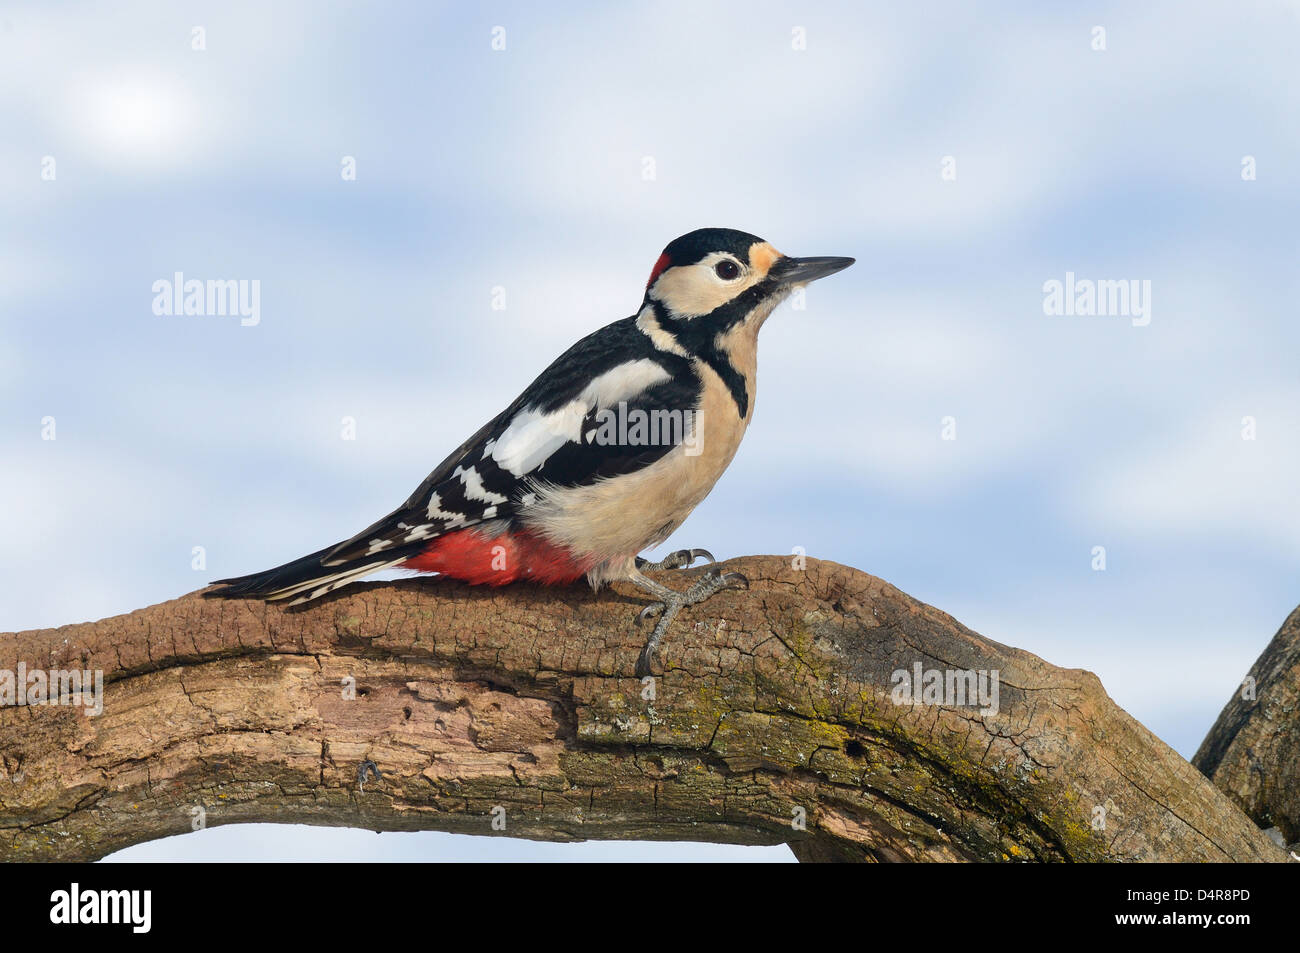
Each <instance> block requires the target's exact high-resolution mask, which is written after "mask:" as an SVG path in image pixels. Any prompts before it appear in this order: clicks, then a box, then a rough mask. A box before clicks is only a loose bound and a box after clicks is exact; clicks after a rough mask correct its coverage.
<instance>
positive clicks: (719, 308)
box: [645, 228, 853, 335]
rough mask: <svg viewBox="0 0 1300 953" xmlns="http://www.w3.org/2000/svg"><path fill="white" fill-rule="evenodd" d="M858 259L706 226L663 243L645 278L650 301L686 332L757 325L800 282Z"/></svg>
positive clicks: (662, 316) (667, 321)
mask: <svg viewBox="0 0 1300 953" xmlns="http://www.w3.org/2000/svg"><path fill="white" fill-rule="evenodd" d="M851 264H853V259H852V258H790V257H787V256H786V255H783V254H781V253H780V252H779V251H777V250H776V249H775V248H773V247H772V245H771V244H770V243H768V242H765V241H763V239H761V238H759V237H758V236H757V235H750V234H749V233H747V232H740V231H736V230H735V229H731V228H701V229H697V230H696V231H693V232H689V233H687V234H685V235H683V236H682V237H681V238H678V239H675V240H673V241H672V242H670V243H669V244H668V247H667V248H665V249H664V251H663V254H662V255H660V256H659V260H658V261H657V262H655V266H654V269H653V270H652V271H651V272H650V280H649V281H648V282H646V296H645V304H646V305H652V306H653V307H654V310H655V314H656V317H657V318H658V319H659V321H660V322H661V323H663V324H665V325H666V326H669V327H672V328H673V330H674V331H676V332H678V333H681V332H687V331H688V329H689V330H691V331H695V332H697V333H698V332H700V331H704V330H706V329H707V331H708V333H709V334H711V335H712V334H718V333H722V332H724V331H726V330H728V329H729V328H731V327H734V326H735V325H737V324H746V325H752V326H753V327H754V329H755V330H757V327H758V326H759V325H761V324H762V322H763V321H764V320H766V318H767V316H768V315H769V314H771V313H772V309H773V308H775V307H776V306H777V305H778V304H780V303H781V302H782V301H783V300H784V299H785V298H786V297H787V296H788V295H789V294H790V292H792V291H793V290H794V289H795V288H798V287H799V286H801V285H805V284H807V283H808V282H810V281H815V280H817V279H818V278H824V277H825V276H827V275H832V274H834V273H835V272H837V271H840V270H842V269H844V268H847V267H848V266H849V265H851Z"/></svg>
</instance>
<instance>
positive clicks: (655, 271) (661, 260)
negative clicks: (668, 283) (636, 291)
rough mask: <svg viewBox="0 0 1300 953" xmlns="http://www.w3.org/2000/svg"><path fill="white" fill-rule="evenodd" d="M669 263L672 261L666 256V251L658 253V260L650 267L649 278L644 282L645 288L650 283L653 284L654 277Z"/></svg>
mask: <svg viewBox="0 0 1300 953" xmlns="http://www.w3.org/2000/svg"><path fill="white" fill-rule="evenodd" d="M671 264H672V261H671V260H670V259H669V257H668V252H664V253H663V254H662V255H660V256H659V260H658V261H657V262H655V266H654V267H653V268H651V269H650V280H649V281H647V282H646V283H645V286H646V288H649V287H650V286H651V285H652V284H654V283H655V279H656V278H658V277H659V276H660V274H662V273H663V270H664V269H665V268H667V267H668V266H669V265H671Z"/></svg>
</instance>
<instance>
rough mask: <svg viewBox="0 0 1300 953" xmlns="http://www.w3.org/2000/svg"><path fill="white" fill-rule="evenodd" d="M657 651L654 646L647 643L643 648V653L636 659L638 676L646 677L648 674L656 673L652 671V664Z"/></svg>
mask: <svg viewBox="0 0 1300 953" xmlns="http://www.w3.org/2000/svg"><path fill="white" fill-rule="evenodd" d="M654 658H655V652H654V648H653V647H652V646H649V645H647V646H646V647H645V648H643V649H642V650H641V654H640V655H638V656H637V659H636V677H637V678H645V677H646V676H647V675H652V674H654V673H653V672H651V671H650V666H651V665H652V664H653V663H654Z"/></svg>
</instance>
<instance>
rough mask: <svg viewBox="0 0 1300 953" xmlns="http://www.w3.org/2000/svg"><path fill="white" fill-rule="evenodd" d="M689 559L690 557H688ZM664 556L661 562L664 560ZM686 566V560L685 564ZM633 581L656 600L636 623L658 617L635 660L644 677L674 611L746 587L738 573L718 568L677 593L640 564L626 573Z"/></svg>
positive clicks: (746, 581) (747, 582)
mask: <svg viewBox="0 0 1300 953" xmlns="http://www.w3.org/2000/svg"><path fill="white" fill-rule="evenodd" d="M687 552H690V553H694V552H696V550H690V551H687V550H682V552H681V553H673V554H672V556H670V557H668V559H672V558H673V557H676V556H681V555H682V554H683V553H687ZM690 558H691V559H692V560H693V559H694V557H693V556H691V557H690ZM668 559H665V560H664V562H667V561H668ZM687 564H688V565H689V563H687ZM629 578H630V579H631V581H632V583H633V584H634V585H635V586H636V587H637V588H639V589H641V590H643V591H645V592H648V593H650V595H652V596H654V598H655V599H657V600H659V601H658V602H652V603H650V605H648V606H646V607H645V608H644V609H642V610H641V611H640V612H639V613H638V614H637V617H636V623H637V625H640V624H641V623H642V622H644V621H645V620H646V619H650V618H653V617H654V616H656V615H657V616H659V619H658V621H657V622H655V627H654V630H653V631H652V632H651V633H650V638H648V639H647V640H646V643H645V648H643V649H642V650H641V656H640V658H638V659H637V660H636V675H637V678H644V677H645V676H647V675H649V674H650V665H651V663H652V662H653V661H654V655H655V649H656V648H658V646H659V640H660V639H662V638H663V636H664V633H665V632H667V631H668V627H669V626H670V625H672V622H673V619H675V618H676V617H677V613H678V612H680V611H681V610H682V609H684V608H685V607H686V606H694V605H699V604H700V603H701V602H704V601H705V600H706V599H708V598H710V597H711V596H713V595H714V594H715V593H718V592H721V591H722V590H723V589H748V588H749V580H748V579H746V578H745V577H744V576H742V575H741V574H740V573H738V572H720V571H719V570H717V569H710V570H709V571H708V572H706V573H705V574H704V575H703V576H701V577H700V578H699V579H697V580H695V582H693V583H691V585H690V587H689V588H688V589H686V590H685V591H684V592H678V591H677V590H676V589H669V588H668V587H667V586H664V585H660V584H659V583H657V582H655V581H654V580H653V579H651V578H649V577H648V576H645V575H643V574H642V573H641V571H640V567H638V568H636V569H633V570H632V573H631V575H630V576H629Z"/></svg>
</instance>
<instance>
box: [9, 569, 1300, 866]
mask: <svg viewBox="0 0 1300 953" xmlns="http://www.w3.org/2000/svg"><path fill="white" fill-rule="evenodd" d="M727 568H734V569H737V570H740V571H743V572H744V573H745V574H747V575H748V576H749V578H750V580H751V582H752V586H753V588H752V590H751V591H749V592H730V591H728V592H724V593H722V594H721V595H719V596H717V597H715V598H714V599H713V600H711V601H710V602H709V603H708V604H707V605H706V606H703V607H699V608H697V609H694V610H688V612H686V613H683V615H682V617H681V618H680V619H679V620H678V622H677V623H676V625H675V626H674V628H673V629H672V630H671V631H670V633H669V636H668V638H667V639H666V640H665V644H664V645H663V647H662V648H661V651H660V661H659V666H660V671H661V672H662V674H661V675H660V676H659V677H657V678H656V679H654V680H653V682H651V683H649V684H648V685H646V684H643V683H642V682H641V681H640V680H638V679H635V678H633V677H632V670H633V666H634V664H635V661H636V656H637V653H638V651H639V650H640V647H641V640H642V638H643V636H644V632H642V631H640V630H637V629H634V628H633V626H632V625H631V620H632V616H633V614H634V613H635V611H636V609H637V608H639V607H640V606H641V605H642V604H643V602H642V600H641V599H640V598H639V597H638V596H637V595H635V594H634V593H633V592H632V591H631V590H627V591H623V590H622V589H621V588H620V589H616V590H615V591H614V592H610V591H609V590H606V591H605V592H603V593H600V594H592V593H590V592H588V591H586V590H585V589H584V588H582V587H579V586H574V587H571V588H564V589H541V588H536V587H530V586H512V587H507V588H504V589H500V590H488V589H482V588H471V587H467V586H463V585H460V584H458V583H454V582H450V581H447V580H436V579H435V580H407V581H402V582H397V583H373V584H361V585H356V586H352V587H348V588H346V589H344V590H342V591H340V592H339V593H336V594H334V595H332V596H330V597H327V598H326V599H323V600H320V601H319V602H317V603H313V604H311V605H309V606H306V607H304V608H303V609H291V610H285V609H281V608H279V607H276V606H269V605H266V604H263V603H258V602H226V601H219V600H205V599H202V598H200V597H199V596H198V595H197V594H190V595H188V596H185V597H183V598H180V599H176V600H174V601H171V602H167V603H163V604H161V605H157V606H151V607H149V608H146V609H141V610H139V611H136V612H133V613H130V614H128V615H123V616H117V617H114V618H110V619H104V620H101V621H99V622H94V623H86V624H81V625H69V626H63V627H60V628H57V629H46V630H41V631H31V632H21V633H17V634H13V635H5V636H3V637H2V638H0V669H9V670H11V671H13V670H16V668H17V664H18V663H19V662H20V661H22V662H24V663H25V664H26V666H27V667H28V669H34V668H39V669H45V670H49V669H73V668H77V669H92V670H93V669H97V668H98V669H102V670H103V671H104V679H105V692H104V711H103V713H102V714H100V715H99V716H97V717H88V716H87V715H86V714H85V713H84V711H83V710H82V709H80V708H76V707H70V706H27V707H7V708H0V852H3V855H4V856H5V857H6V859H11V860H50V859H59V860H89V859H94V858H98V857H102V856H103V855H105V854H107V853H110V852H111V851H114V850H117V849H120V848H122V847H125V846H128V845H130V844H134V843H138V842H141V841H146V840H151V839H154V838H157V837H162V836H165V835H168V834H176V833H183V832H186V831H189V830H190V829H191V823H192V820H191V819H192V815H193V813H194V811H195V809H196V808H202V809H203V811H204V812H206V823H207V824H209V825H218V824H226V823H240V822H250V821H273V822H294V823H306V824H319V825H328V826H346V827H360V828H370V829H374V830H443V831H455V832H460V833H470V834H482V835H487V836H515V837H527V838H536V839H543V840H557V841H568V840H583V839H613V838H616V839H626V840H637V839H650V840H697V841H699V840H703V841H714V842H729V843H739V844H777V843H788V844H790V846H791V848H792V849H793V850H794V851H795V853H796V855H797V856H798V857H799V858H800V859H801V860H839V859H844V860H885V861H899V860H901V861H953V860H993V861H997V860H1035V861H1058V860H1074V861H1098V860H1177V861H1218V860H1232V861H1273V860H1282V859H1285V852H1284V851H1282V850H1281V849H1279V848H1278V847H1277V846H1275V845H1274V844H1273V842H1272V841H1270V840H1269V838H1268V837H1267V836H1266V835H1264V834H1263V833H1262V832H1261V831H1260V830H1259V828H1258V827H1257V826H1256V825H1255V824H1254V823H1252V821H1251V820H1250V819H1249V818H1248V817H1247V816H1246V814H1244V813H1243V812H1242V810H1241V809H1240V808H1239V807H1238V806H1237V805H1236V804H1234V803H1233V802H1232V801H1231V800H1230V799H1229V798H1228V797H1227V796H1226V795H1224V794H1223V793H1221V792H1220V791H1218V790H1217V789H1216V788H1215V787H1214V786H1213V785H1212V784H1211V783H1210V782H1209V780H1207V779H1206V778H1205V777H1204V776H1203V775H1202V774H1201V773H1199V772H1198V771H1197V770H1196V769H1195V768H1193V767H1192V766H1191V765H1190V764H1188V763H1187V762H1186V761H1184V760H1183V759H1182V758H1180V757H1179V756H1178V755H1177V754H1176V753H1175V752H1174V751H1173V750H1171V749H1170V748H1169V747H1168V746H1166V745H1165V744H1163V743H1162V742H1161V741H1160V740H1159V739H1158V738H1156V737H1155V736H1154V735H1152V734H1151V733H1150V732H1149V731H1147V730H1146V729H1145V728H1144V727H1143V726H1142V725H1140V724H1138V723H1137V722H1136V721H1134V720H1133V719H1132V718H1131V717H1129V715H1128V714H1127V713H1125V712H1124V711H1123V710H1122V709H1120V708H1119V707H1118V706H1117V705H1116V704H1115V703H1114V702H1113V701H1111V699H1110V698H1109V696H1107V695H1106V693H1105V691H1104V690H1103V689H1102V686H1101V684H1100V682H1099V681H1098V679H1097V678H1096V676H1094V675H1092V674H1091V673H1089V672H1085V671H1080V670H1070V669H1060V668H1056V667H1054V666H1052V665H1050V664H1048V663H1047V662H1044V661H1043V660H1042V659H1039V658H1038V657H1036V656H1034V655H1031V654H1030V653H1028V652H1024V651H1021V650H1019V649H1015V648H1010V647H1007V646H1004V645H1000V644H998V643H996V642H993V641H991V640H989V639H986V638H983V637H982V636H980V635H978V634H976V633H974V632H972V631H971V630H969V629H967V628H965V627H964V626H962V625H961V624H959V623H958V622H956V621H955V620H954V619H952V618H951V617H950V616H948V615H946V614H945V613H943V612H940V611H939V610H937V609H934V608H932V607H930V606H927V605H924V604H922V603H920V602H917V601H916V600H914V599H912V598H911V597H909V596H907V595H906V594H904V593H902V592H900V591H899V590H897V589H895V588H894V587H893V586H890V585H889V584H887V583H885V582H882V581H881V580H879V579H876V578H874V577H872V576H869V575H866V574H865V573H862V572H859V571H857V570H854V569H851V568H848V567H845V566H840V565H837V564H835V563H829V562H819V561H817V560H813V559H809V560H807V565H806V568H805V569H803V570H798V569H795V568H792V566H791V564H790V560H789V559H783V558H778V557H755V558H748V559H744V560H737V561H733V564H730V565H729V566H728V567H727ZM694 575H696V573H695V572H691V571H687V572H684V573H671V574H669V573H665V574H663V575H662V578H664V579H666V580H671V584H673V585H676V586H681V585H683V584H684V583H685V581H686V579H688V578H691V577H693V576H694ZM917 663H920V664H921V665H922V667H923V668H924V669H940V670H949V669H952V670H962V669H968V670H976V671H996V672H998V673H999V678H1000V693H999V694H1000V697H999V704H998V709H997V711H996V712H989V713H981V711H980V709H979V708H978V707H974V706H962V705H957V704H948V705H938V704H918V705H910V704H896V703H895V702H894V701H893V700H892V699H891V689H892V688H893V684H894V683H893V681H892V680H891V675H892V673H894V672H895V671H897V670H905V671H908V672H911V671H913V667H914V665H915V664H917ZM349 678H350V679H355V684H356V695H355V698H354V699H351V700H349V699H348V698H345V697H344V695H345V691H344V688H343V683H344V680H345V679H349ZM650 689H653V697H646V696H648V695H649V693H650ZM949 700H950V701H953V700H952V699H949ZM366 760H369V761H373V762H375V763H376V764H377V765H378V766H379V768H380V770H381V771H382V772H383V778H382V780H378V781H376V780H373V779H369V780H367V781H366V783H365V785H364V790H361V789H360V788H359V785H358V767H359V765H360V764H361V762H363V761H366ZM494 820H495V821H496V822H497V824H498V825H499V824H500V823H501V822H502V821H504V825H505V830H504V831H500V830H497V829H496V828H495V827H494V825H493V822H494ZM1103 821H1104V823H1103Z"/></svg>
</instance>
